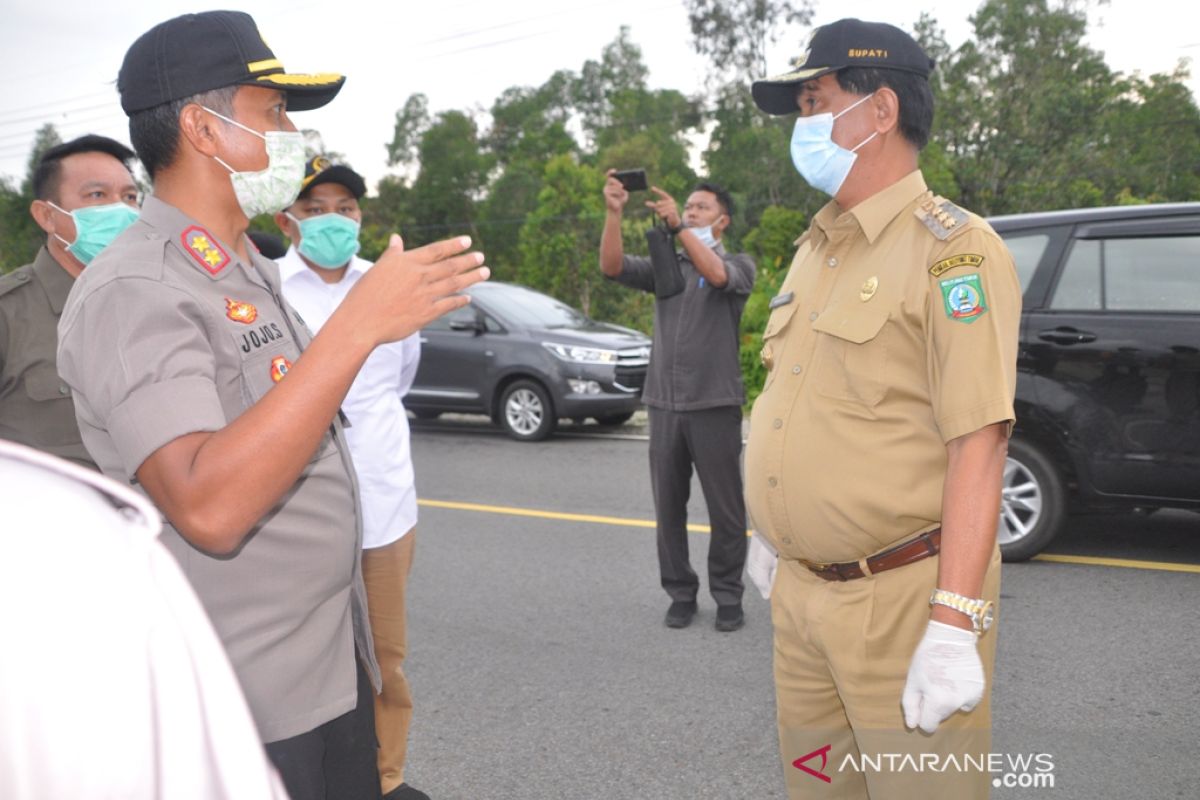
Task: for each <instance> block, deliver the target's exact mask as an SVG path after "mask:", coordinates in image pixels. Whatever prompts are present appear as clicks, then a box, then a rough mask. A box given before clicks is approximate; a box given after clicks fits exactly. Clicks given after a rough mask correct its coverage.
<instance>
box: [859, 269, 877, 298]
mask: <svg viewBox="0 0 1200 800" xmlns="http://www.w3.org/2000/svg"><path fill="white" fill-rule="evenodd" d="M878 289H879V278H878V277H877V276H875V275H872V276H871V277H869V278H867V279H866V280H865V281H863V285H862V288H861V289H859V290H858V299H859V300H862V301H863V302H864V303H865V302H867V301H868V300H870V299H871V298H872V297H874V296H875V292H876V290H878Z"/></svg>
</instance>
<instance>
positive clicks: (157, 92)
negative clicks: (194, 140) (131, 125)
mask: <svg viewBox="0 0 1200 800" xmlns="http://www.w3.org/2000/svg"><path fill="white" fill-rule="evenodd" d="M345 81H346V78H345V77H344V76H342V75H337V74H334V73H319V74H313V75H304V74H297V73H290V74H289V73H287V72H285V71H284V69H283V64H281V63H280V62H279V59H277V58H275V54H274V53H272V52H271V48H269V47H267V43H266V42H264V41H263V38H262V36H261V35H260V34H259V32H258V26H256V25H255V24H254V19H253V18H252V17H251V16H250V15H249V14H246V13H243V12H241V11H205V12H202V13H199V14H184V15H183V16H181V17H176V18H175V19H169V20H167V21H166V22H160V23H159V24H158V25H155V26H154V27H153V28H151V29H150V30H148V31H146V32H145V33H144V34H142V35H141V36H140V37H138V40H137V41H136V42H134V43H133V45H132V46H131V47H130V48H129V51H128V52H127V53H126V54H125V61H124V62H123V63H122V64H121V71H120V72H119V73H118V75H117V91H118V92H120V94H121V108H123V109H124V110H125V113H126V114H134V113H136V112H138V111H144V110H146V109H148V108H153V107H154V106H157V105H161V104H163V103H169V102H171V101H174V100H182V99H183V98H185V97H191V96H192V95H194V94H200V93H201V92H207V91H211V90H213V89H222V88H224V87H226V86H235V85H243V86H262V87H264V88H268V89H278V90H279V91H281V92H285V93H286V94H287V98H288V109H289V110H290V111H308V110H310V109H313V108H320V107H321V106H323V105H325V104H326V103H328V102H329V101H330V100H332V99H333V98H334V96H336V95H337V93H338V91H339V90H341V88H342V84H343V83H345Z"/></svg>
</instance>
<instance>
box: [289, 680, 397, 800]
mask: <svg viewBox="0 0 1200 800" xmlns="http://www.w3.org/2000/svg"><path fill="white" fill-rule="evenodd" d="M357 661H358V660H357V659H355V663H357ZM377 746H378V745H377V743H376V741H375V699H374V693H373V692H372V691H371V681H370V680H369V679H368V678H367V674H366V672H364V671H363V668H362V665H359V666H358V704H357V706H356V707H355V708H354V709H353V710H351V711H347V712H346V713H345V714H342V715H341V716H340V717H337V718H335V719H331V720H330V721H329V722H326V723H325V724H324V725H321V726H319V727H317V728H314V729H313V730H311V731H309V732H308V733H302V734H300V735H299V736H293V737H292V738H290V739H282V740H280V741H278V742H271V743H270V744H268V745H267V746H266V748H267V756H268V757H269V758H270V759H271V763H273V764H274V765H275V768H276V769H277V770H279V775H280V777H282V778H283V785H284V786H285V787H286V788H287V790H288V794H289V795H290V796H291V799H292V800H379V799H380V797H381V794H380V791H379V771H378V769H377V768H376V766H375V751H376V748H377Z"/></svg>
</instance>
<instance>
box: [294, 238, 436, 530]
mask: <svg viewBox="0 0 1200 800" xmlns="http://www.w3.org/2000/svg"><path fill="white" fill-rule="evenodd" d="M277 263H278V264H279V274H280V277H281V278H282V280H283V295H284V297H285V298H287V301H288V302H289V303H290V304H291V305H292V307H293V308H295V309H296V310H297V311H298V312H300V316H301V317H303V318H304V322H305V323H307V325H308V327H309V328H311V329H312V332H313V333H314V334H315V333H316V332H317V331H319V330H320V329H321V326H323V325H324V324H325V322H326V320H328V319H329V317H330V316H331V315H332V314H333V311H334V309H336V308H337V307H338V305H339V304H340V303H341V302H342V300H344V299H345V297H346V295H347V294H348V293H349V292H350V289H351V288H352V287H353V286H354V284H356V283H357V282H358V280H359V278H361V277H362V276H363V275H364V274H366V271H367V270H368V269H370V268H371V266H372V264H371V262H370V261H365V260H363V259H361V258H358V257H357V256H355V257H354V258H352V259H350V265H349V266H348V267H347V268H346V272H345V273H344V274H343V275H342V279H341V280H340V281H338V282H337V283H325V281H323V280H321V277H320V276H319V275H317V274H316V272H314V271H313V270H312V269H311V268H310V267H309V266H308V265H307V264H306V263H304V260H303V259H302V258H301V257H300V254H299V253H297V252H296V248H295V247H292V248H290V249H289V250H288V251H287V254H286V255H284V257H283V258H281V259H279V261H278V262H277ZM420 359H421V339H420V333H414V334H413V335H412V336H409V337H408V338H407V339H402V340H401V341H399V342H393V343H392V344H386V345H380V346H379V347H377V348H375V351H374V352H373V353H371V355H370V356H369V357H368V358H367V361H366V363H365V364H363V368H362V371H360V372H359V373H358V377H356V378H355V379H354V383H353V384H352V385H351V386H350V392H349V393H348V394H347V395H346V399H345V401H344V402H343V403H342V411H344V412H345V414H346V417H347V418H348V419H349V420H350V425H349V427H347V428H346V441H347V442H348V443H349V445H350V455H351V457H352V458H353V459H354V468H355V471H356V472H357V473H358V484H359V489H360V493H361V495H362V506H363V547H364V548H368V549H369V548H373V547H383V546H384V545H387V544H391V543H392V542H394V541H396V540H397V539H399V538H400V537H402V536H404V534H406V533H408V532H409V531H410V530H412V528H413V527H414V526H415V525H416V524H417V489H416V486H415V484H414V483H413V465H412V452H411V448H410V445H409V431H408V415H407V414H405V412H404V405H403V403H402V402H401V398H402V397H404V395H405V394H407V393H408V390H409V388H410V387H411V386H412V382H413V378H414V377H415V376H416V374H417V363H418V362H419V361H420Z"/></svg>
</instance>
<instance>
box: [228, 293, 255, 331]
mask: <svg viewBox="0 0 1200 800" xmlns="http://www.w3.org/2000/svg"><path fill="white" fill-rule="evenodd" d="M225 316H227V317H229V318H230V319H231V320H233V321H234V322H240V323H242V324H243V325H249V324H250V323H252V322H254V320H256V319H258V309H257V308H255V307H254V306H252V305H250V304H249V303H239V302H238V301H237V300H234V299H232V298H229V297H226V298H225Z"/></svg>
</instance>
